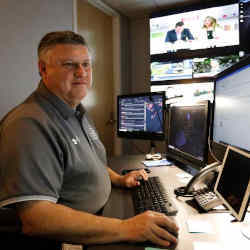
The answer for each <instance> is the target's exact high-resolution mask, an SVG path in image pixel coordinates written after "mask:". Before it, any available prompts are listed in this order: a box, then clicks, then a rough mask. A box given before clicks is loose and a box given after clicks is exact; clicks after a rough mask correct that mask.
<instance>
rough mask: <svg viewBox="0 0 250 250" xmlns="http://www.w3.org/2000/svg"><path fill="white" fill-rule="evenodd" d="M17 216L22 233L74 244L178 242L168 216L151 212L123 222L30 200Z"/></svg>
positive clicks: (175, 228)
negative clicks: (147, 241) (20, 223)
mask: <svg viewBox="0 0 250 250" xmlns="http://www.w3.org/2000/svg"><path fill="white" fill-rule="evenodd" d="M18 214H19V216H20V218H21V221H22V231H23V233H25V234H27V235H31V236H42V237H48V238H52V239H58V240H61V241H64V242H71V243H81V244H102V243H110V242H118V241H129V242H143V241H146V240H150V241H152V242H154V243H156V244H160V245H162V246H169V244H170V242H174V243H176V238H175V237H174V236H173V235H171V234H170V233H169V232H168V231H167V230H169V231H173V232H176V231H177V230H178V228H177V226H176V225H175V224H174V223H173V222H172V221H171V220H170V219H168V218H167V216H165V215H163V214H160V213H155V212H150V211H148V212H145V213H143V214H140V215H138V216H135V217H133V218H130V219H127V220H120V219H114V218H106V217H101V216H96V215H92V214H89V213H85V212H82V211H77V210H74V209H71V208H69V207H66V206H64V205H60V204H55V203H52V202H48V201H31V202H24V203H22V205H19V206H18ZM163 228H165V229H167V230H164V229H163Z"/></svg>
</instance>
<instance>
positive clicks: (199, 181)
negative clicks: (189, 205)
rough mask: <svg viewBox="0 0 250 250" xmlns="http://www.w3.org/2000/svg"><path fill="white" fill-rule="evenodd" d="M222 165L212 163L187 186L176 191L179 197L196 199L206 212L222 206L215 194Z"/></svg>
mask: <svg viewBox="0 0 250 250" xmlns="http://www.w3.org/2000/svg"><path fill="white" fill-rule="evenodd" d="M219 166H220V163H218V162H215V163H212V164H210V165H208V166H206V167H204V168H203V169H201V170H200V172H199V173H197V174H196V175H195V176H193V178H192V179H191V180H190V181H189V183H188V184H187V186H185V187H180V188H177V189H176V190H175V194H176V195H177V196H185V197H194V199H195V200H196V201H197V203H198V204H199V205H200V207H202V208H203V209H204V210H206V211H208V210H210V209H212V208H214V207H216V206H218V205H220V204H222V202H221V200H220V199H219V198H218V197H217V196H216V195H215V193H214V192H213V188H214V185H215V182H216V178H217V176H218V168H219Z"/></svg>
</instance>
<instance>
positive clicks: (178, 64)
mask: <svg viewBox="0 0 250 250" xmlns="http://www.w3.org/2000/svg"><path fill="white" fill-rule="evenodd" d="M150 66H151V82H155V81H168V80H180V79H191V78H192V68H193V65H192V60H190V59H187V60H175V61H168V62H164V61H156V62H151V65H150Z"/></svg>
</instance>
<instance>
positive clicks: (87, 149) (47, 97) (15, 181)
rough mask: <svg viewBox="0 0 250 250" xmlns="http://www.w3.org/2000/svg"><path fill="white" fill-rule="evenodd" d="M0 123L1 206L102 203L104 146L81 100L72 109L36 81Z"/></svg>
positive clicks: (106, 185) (93, 208)
mask: <svg viewBox="0 0 250 250" xmlns="http://www.w3.org/2000/svg"><path fill="white" fill-rule="evenodd" d="M0 129H1V130H0V207H3V206H8V205H11V204H14V203H18V202H22V201H30V200H47V201H51V202H55V203H60V204H64V205H66V206H69V207H71V208H74V209H77V210H82V211H86V212H90V213H96V212H97V211H98V210H100V209H101V208H102V207H103V206H104V205H105V203H106V202H107V200H108V197H109V194H110V191H111V183H110V178H109V174H108V171H107V168H106V152H105V149H104V146H103V144H102V143H101V142H100V140H99V137H98V135H97V133H96V130H95V128H94V126H93V124H92V122H91V121H90V120H89V118H88V117H87V114H86V112H85V110H84V108H83V106H82V105H81V104H80V105H79V106H78V107H77V111H75V110H74V109H72V108H71V107H70V106H69V105H67V104H66V103H64V102H63V101H62V100H60V99H59V98H58V97H57V96H55V95H54V94H52V93H51V92H50V91H49V90H48V89H47V88H46V87H45V86H44V84H42V83H40V85H39V87H38V89H37V90H36V91H35V92H34V93H33V94H32V95H31V96H30V97H29V98H28V99H27V100H26V101H25V102H24V103H22V104H20V105H19V106H17V107H16V108H15V109H14V110H12V111H11V112H10V113H9V114H8V115H7V116H6V117H5V118H4V119H3V120H2V122H1V125H0Z"/></svg>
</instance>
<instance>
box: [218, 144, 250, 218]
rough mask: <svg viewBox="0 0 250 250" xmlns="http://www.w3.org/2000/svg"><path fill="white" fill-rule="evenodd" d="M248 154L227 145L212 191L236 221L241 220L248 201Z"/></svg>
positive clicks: (249, 180) (249, 159)
mask: <svg viewBox="0 0 250 250" xmlns="http://www.w3.org/2000/svg"><path fill="white" fill-rule="evenodd" d="M249 163H250V154H247V153H245V152H244V151H241V150H239V149H237V148H234V147H231V146H228V147H227V150H226V153H225V157H224V160H223V163H222V166H220V168H219V175H218V178H217V180H216V183H215V186H214V192H215V193H216V194H217V195H218V197H219V198H220V199H221V200H222V201H223V204H224V205H225V206H226V207H227V208H228V209H229V211H230V212H231V213H232V214H233V216H234V217H235V218H236V219H237V220H238V221H243V220H244V217H245V214H246V212H247V208H248V205H249V201H250V196H249V192H250V178H249V172H250V171H249V168H248V166H249Z"/></svg>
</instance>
